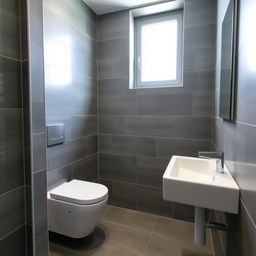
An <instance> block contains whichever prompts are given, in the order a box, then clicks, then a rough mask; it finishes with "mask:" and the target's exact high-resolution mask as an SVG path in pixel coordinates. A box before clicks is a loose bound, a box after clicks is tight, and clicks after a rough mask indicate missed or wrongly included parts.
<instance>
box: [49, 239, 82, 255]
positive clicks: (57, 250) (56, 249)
mask: <svg viewBox="0 0 256 256" xmlns="http://www.w3.org/2000/svg"><path fill="white" fill-rule="evenodd" d="M49 250H50V256H78V255H79V254H80V252H79V251H76V250H72V249H69V248H66V247H63V246H61V245H58V244H54V243H51V242H50V243H49Z"/></svg>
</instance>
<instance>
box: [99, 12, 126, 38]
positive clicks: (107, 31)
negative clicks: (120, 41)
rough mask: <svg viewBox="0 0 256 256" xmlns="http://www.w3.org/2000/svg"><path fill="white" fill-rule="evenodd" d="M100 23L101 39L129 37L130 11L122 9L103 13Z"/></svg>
mask: <svg viewBox="0 0 256 256" xmlns="http://www.w3.org/2000/svg"><path fill="white" fill-rule="evenodd" d="M98 24H99V25H98V40H99V41H101V40H109V39H113V38H119V37H127V35H128V34H129V12H128V11H120V12H115V13H111V14H106V15H101V16H99V20H98Z"/></svg>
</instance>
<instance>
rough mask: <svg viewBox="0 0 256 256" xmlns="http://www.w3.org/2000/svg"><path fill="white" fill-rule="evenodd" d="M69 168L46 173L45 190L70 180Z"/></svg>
mask: <svg viewBox="0 0 256 256" xmlns="http://www.w3.org/2000/svg"><path fill="white" fill-rule="evenodd" d="M71 177H72V175H71V166H65V167H63V168H60V169H56V170H52V171H48V172H47V190H51V189H53V188H55V187H56V186H58V185H61V184H62V183H64V182H67V181H70V180H71Z"/></svg>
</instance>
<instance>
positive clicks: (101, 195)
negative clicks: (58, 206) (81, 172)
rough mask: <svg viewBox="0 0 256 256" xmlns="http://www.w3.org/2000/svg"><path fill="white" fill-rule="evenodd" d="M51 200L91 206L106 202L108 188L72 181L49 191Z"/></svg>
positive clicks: (96, 184)
mask: <svg viewBox="0 0 256 256" xmlns="http://www.w3.org/2000/svg"><path fill="white" fill-rule="evenodd" d="M49 194H50V196H51V198H53V199H56V200H60V201H65V202H69V203H73V204H80V205H89V204H95V203H98V202H101V201H103V200H105V199H106V198H107V197H108V188H107V187H106V186H104V185H101V184H98V183H93V182H87V181H81V180H72V181H70V182H65V183H63V184H62V185H60V186H58V187H56V188H54V189H52V190H51V191H49Z"/></svg>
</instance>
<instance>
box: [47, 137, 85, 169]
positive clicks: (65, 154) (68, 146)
mask: <svg viewBox="0 0 256 256" xmlns="http://www.w3.org/2000/svg"><path fill="white" fill-rule="evenodd" d="M87 152H88V146H87V138H82V139H76V140H70V141H66V142H65V143H64V144H61V145H57V146H53V147H50V148H48V150H47V156H48V169H49V170H53V169H56V168H59V167H62V166H64V165H67V164H69V163H71V162H74V161H77V160H79V159H82V158H84V157H85V156H86V155H87Z"/></svg>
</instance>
